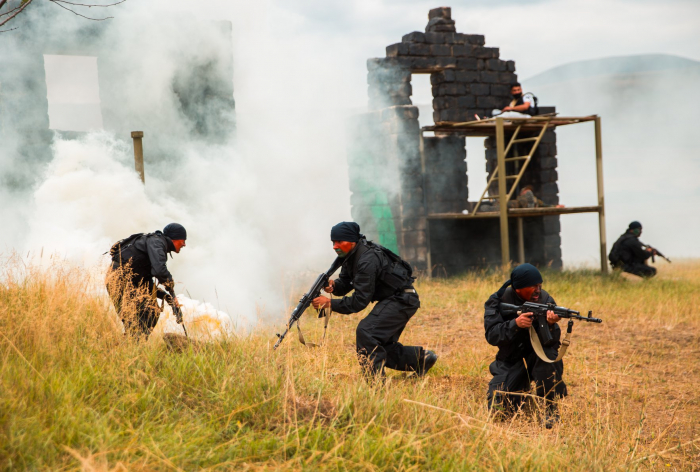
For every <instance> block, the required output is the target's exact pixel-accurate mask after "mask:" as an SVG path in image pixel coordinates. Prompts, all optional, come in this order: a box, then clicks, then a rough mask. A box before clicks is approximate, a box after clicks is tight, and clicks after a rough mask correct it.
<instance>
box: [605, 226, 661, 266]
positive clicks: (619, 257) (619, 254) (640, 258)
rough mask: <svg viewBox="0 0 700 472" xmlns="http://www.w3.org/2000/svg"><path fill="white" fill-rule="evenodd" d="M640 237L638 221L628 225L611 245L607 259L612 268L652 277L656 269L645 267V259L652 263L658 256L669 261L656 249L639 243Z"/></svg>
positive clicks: (640, 230) (640, 231)
mask: <svg viewBox="0 0 700 472" xmlns="http://www.w3.org/2000/svg"><path fill="white" fill-rule="evenodd" d="M641 235H642V224H641V223H640V222H639V221H633V222H632V223H630V224H629V226H628V228H627V231H625V232H624V233H623V234H622V236H620V237H619V238H618V239H617V241H615V244H613V247H612V249H611V250H610V254H609V255H608V259H609V260H610V264H611V265H612V266H613V268H616V269H622V270H623V271H625V272H629V273H630V274H634V275H638V276H640V277H654V276H655V275H656V267H651V266H650V265H647V263H646V261H647V259H649V258H651V260H652V262H654V256H659V257H663V258H664V259H666V260H667V261H668V262H671V261H670V260H669V259H668V258H667V257H666V256H664V255H663V254H661V253H660V252H659V251H658V250H657V249H654V248H653V247H651V246H648V245H645V244H644V243H643V242H641V241H640V240H639V236H641Z"/></svg>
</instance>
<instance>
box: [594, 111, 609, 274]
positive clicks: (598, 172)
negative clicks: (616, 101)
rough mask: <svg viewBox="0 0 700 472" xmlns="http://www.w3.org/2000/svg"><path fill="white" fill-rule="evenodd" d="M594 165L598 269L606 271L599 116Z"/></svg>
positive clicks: (598, 118) (597, 119) (606, 249)
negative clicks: (596, 184)
mask: <svg viewBox="0 0 700 472" xmlns="http://www.w3.org/2000/svg"><path fill="white" fill-rule="evenodd" d="M595 167H596V177H597V183H598V207H599V210H598V232H599V235H600V271H601V272H602V273H603V274H607V273H608V247H607V241H606V237H605V190H604V189H603V141H602V138H601V131H600V117H599V116H596V118H595Z"/></svg>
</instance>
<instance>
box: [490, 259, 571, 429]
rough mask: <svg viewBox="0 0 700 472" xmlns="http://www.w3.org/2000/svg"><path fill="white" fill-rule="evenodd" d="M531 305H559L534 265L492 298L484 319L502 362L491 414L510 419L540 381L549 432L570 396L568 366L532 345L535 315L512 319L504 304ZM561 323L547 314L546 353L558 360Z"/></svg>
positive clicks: (496, 364) (493, 368) (495, 370)
mask: <svg viewBox="0 0 700 472" xmlns="http://www.w3.org/2000/svg"><path fill="white" fill-rule="evenodd" d="M526 302H535V303H540V304H552V306H554V299H552V297H551V296H550V295H549V294H548V293H547V292H545V291H544V290H542V275H541V274H540V271H539V270H537V268H536V267H535V266H533V265H531V264H521V265H519V266H518V267H516V268H515V269H514V270H513V272H512V273H511V276H510V280H508V281H507V282H506V283H504V284H503V286H502V287H501V288H500V289H499V290H498V292H496V293H494V294H493V295H491V297H489V299H488V300H487V301H486V303H485V305H484V307H485V313H484V328H485V330H486V340H487V341H488V343H489V344H491V345H493V346H497V347H498V354H496V360H495V361H493V362H492V363H491V365H490V366H489V371H490V372H491V375H493V378H492V379H491V381H490V382H489V388H488V394H487V400H488V406H489V408H490V409H493V410H498V411H500V412H502V413H503V414H505V415H510V414H512V413H514V412H515V411H516V410H517V409H518V408H519V407H520V406H521V404H522V402H523V400H524V399H525V398H526V397H525V396H523V395H518V393H520V394H523V393H528V392H529V391H530V382H531V380H534V381H535V394H536V395H537V396H539V397H542V398H544V399H545V402H546V404H547V405H546V410H545V411H546V426H547V427H548V428H549V427H551V426H552V424H554V423H555V422H558V421H559V416H558V412H557V406H556V400H557V399H558V398H560V397H564V396H566V395H567V391H566V384H564V381H563V380H562V374H563V373H564V364H563V362H562V361H561V360H559V361H557V362H553V363H549V362H545V361H543V360H542V359H540V357H539V356H538V355H537V353H536V352H535V350H534V348H533V346H532V344H531V341H530V334H529V331H530V327H531V326H532V325H533V316H534V314H533V313H532V312H529V311H527V310H523V311H524V312H515V313H514V312H509V313H507V312H506V311H505V310H504V309H503V308H502V306H501V303H506V304H510V305H518V306H522V305H523V304H524V303H526ZM560 319H561V318H560V317H559V315H557V314H556V313H555V312H554V311H553V310H548V311H546V319H545V320H544V321H543V322H542V325H543V326H542V328H543V329H545V330H548V331H549V333H548V334H550V335H551V342H549V343H547V344H549V346H543V349H544V353H545V354H546V355H547V357H549V358H550V359H555V358H556V357H557V353H558V351H559V346H560V337H561V329H560V328H559V325H558V324H557V323H558V322H559V320H560Z"/></svg>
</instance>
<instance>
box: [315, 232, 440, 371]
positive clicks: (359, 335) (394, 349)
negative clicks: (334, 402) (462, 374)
mask: <svg viewBox="0 0 700 472" xmlns="http://www.w3.org/2000/svg"><path fill="white" fill-rule="evenodd" d="M331 241H332V242H333V249H334V250H335V252H336V254H338V256H339V257H343V258H344V259H345V260H344V262H343V265H342V267H341V270H340V275H339V278H338V279H336V280H331V281H330V282H329V286H328V287H326V288H325V289H324V290H325V291H326V292H327V293H332V294H334V295H339V296H343V295H346V294H347V293H348V292H350V291H351V290H354V293H353V294H352V296H344V297H343V298H335V299H333V300H330V299H329V298H328V297H324V296H320V297H317V298H315V299H314V300H313V302H312V304H313V306H314V308H316V309H320V308H325V307H328V306H330V307H331V310H332V311H334V312H337V313H341V314H344V315H349V314H351V313H357V312H359V311H362V310H364V309H365V308H366V307H367V305H369V304H370V303H371V302H375V301H376V302H377V304H376V305H375V306H374V308H373V309H372V311H371V312H370V313H369V315H368V316H367V317H366V318H365V319H363V320H362V321H360V323H359V324H358V326H357V331H356V345H357V354H358V358H359V360H360V365H361V366H362V368H363V372H364V373H365V374H366V375H367V376H368V377H369V376H383V375H384V368H385V367H388V368H390V369H394V370H399V371H409V372H410V371H413V372H416V373H417V374H418V375H424V374H425V373H426V372H428V370H430V368H431V367H432V366H433V365H435V362H436V361H437V355H436V354H435V353H434V352H433V351H426V350H424V349H423V348H422V347H419V346H404V345H402V344H401V343H399V337H400V336H401V333H402V332H403V330H404V328H405V327H406V324H407V323H408V320H410V319H411V317H412V316H413V315H414V314H415V313H416V311H417V310H418V308H419V307H420V300H419V299H418V293H417V292H416V290H415V288H413V280H414V277H412V276H411V274H412V270H411V266H410V265H409V264H408V263H407V262H405V261H403V260H402V259H401V258H400V257H399V256H397V255H396V254H394V253H393V252H391V251H389V250H388V249H386V248H383V247H381V246H379V245H378V244H374V243H373V242H371V241H367V239H365V237H364V236H363V235H362V234H360V226H359V225H358V224H357V223H352V222H342V223H338V224H337V225H335V226H334V227H333V228H332V229H331Z"/></svg>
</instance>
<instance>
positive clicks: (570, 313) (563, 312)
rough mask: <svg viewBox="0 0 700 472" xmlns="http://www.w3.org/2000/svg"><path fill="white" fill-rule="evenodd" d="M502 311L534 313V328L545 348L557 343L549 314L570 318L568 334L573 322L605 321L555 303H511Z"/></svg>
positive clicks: (505, 312)
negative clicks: (582, 314)
mask: <svg viewBox="0 0 700 472" xmlns="http://www.w3.org/2000/svg"><path fill="white" fill-rule="evenodd" d="M500 311H501V313H502V314H517V315H520V314H521V313H532V314H533V316H534V319H533V320H532V326H534V328H535V331H536V332H537V337H538V338H539V339H540V342H541V343H542V345H543V346H545V347H549V346H551V345H552V344H554V343H555V340H554V338H552V333H550V332H549V324H548V323H547V312H548V311H553V312H554V313H555V314H556V315H559V317H560V318H569V328H568V332H569V333H570V332H571V328H572V325H573V320H580V321H588V322H591V323H602V322H603V320H601V319H600V318H593V312H592V311H589V312H588V316H581V314H580V313H579V312H578V311H576V310H570V309H568V308H564V307H563V306H556V305H555V304H554V303H547V304H544V303H534V302H525V303H523V304H522V305H520V306H518V305H511V304H509V303H501V304H500Z"/></svg>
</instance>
